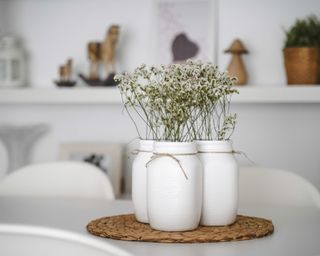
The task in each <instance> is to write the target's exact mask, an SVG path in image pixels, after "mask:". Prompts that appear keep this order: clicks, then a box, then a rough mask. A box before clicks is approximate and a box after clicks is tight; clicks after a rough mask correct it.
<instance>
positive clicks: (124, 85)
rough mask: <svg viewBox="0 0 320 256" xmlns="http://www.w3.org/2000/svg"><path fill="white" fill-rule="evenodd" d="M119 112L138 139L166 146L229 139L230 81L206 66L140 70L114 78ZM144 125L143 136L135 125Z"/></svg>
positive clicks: (192, 63)
mask: <svg viewBox="0 0 320 256" xmlns="http://www.w3.org/2000/svg"><path fill="white" fill-rule="evenodd" d="M115 80H116V81H117V82H118V88H119V89H120V92H121V95H122V100H123V103H124V107H125V109H126V110H127V112H128V114H129V116H130V118H131V119H132V121H133V122H134V124H135V127H136V129H137V132H138V134H139V137H140V138H144V139H151V138H152V139H156V140H166V141H192V140H200V139H201V140H213V139H216V140H224V139H229V138H230V136H231V134H232V132H233V130H234V127H235V121H236V116H235V115H233V114H230V113H229V106H230V97H231V95H232V94H233V93H237V90H236V89H235V88H233V87H232V86H233V84H234V82H235V81H236V79H235V78H234V77H231V76H229V75H228V73H227V72H220V71H219V70H218V68H217V67H216V66H214V65H213V64H212V63H202V62H200V61H198V62H195V61H192V60H188V61H187V62H186V63H183V64H171V65H168V66H164V65H162V66H160V67H146V65H141V66H140V67H138V68H136V69H135V70H134V72H132V73H125V74H118V75H116V77H115ZM137 118H138V119H142V121H143V122H144V123H145V125H146V126H145V127H146V128H145V131H146V132H145V135H143V137H142V136H141V135H142V134H143V133H141V132H140V129H139V127H138V125H137V122H136V119H137Z"/></svg>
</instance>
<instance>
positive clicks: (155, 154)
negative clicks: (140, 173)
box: [146, 153, 196, 180]
mask: <svg viewBox="0 0 320 256" xmlns="http://www.w3.org/2000/svg"><path fill="white" fill-rule="evenodd" d="M195 154H196V153H185V154H169V153H153V156H152V157H151V159H150V160H149V161H148V162H147V163H146V167H148V164H149V163H151V162H152V161H153V160H155V159H157V158H161V157H170V158H172V159H173V160H174V161H176V162H177V164H178V165H179V167H180V169H181V171H182V173H183V175H184V177H185V178H186V180H188V176H187V174H186V172H185V170H184V169H183V167H182V165H181V163H180V161H179V159H178V158H176V157H175V156H192V155H195Z"/></svg>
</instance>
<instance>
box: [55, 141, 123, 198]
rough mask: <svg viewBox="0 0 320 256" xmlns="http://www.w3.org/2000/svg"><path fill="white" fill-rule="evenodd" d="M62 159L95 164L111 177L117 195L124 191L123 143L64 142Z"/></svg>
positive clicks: (61, 147)
mask: <svg viewBox="0 0 320 256" xmlns="http://www.w3.org/2000/svg"><path fill="white" fill-rule="evenodd" d="M59 154H60V156H59V158H60V159H61V160H71V161H81V162H87V163H90V164H93V165H95V166H96V167H98V168H99V169H101V171H103V172H104V173H105V174H106V175H107V176H108V177H109V179H110V181H111V184H112V186H113V190H114V193H115V196H116V197H119V196H120V195H121V192H122V173H123V172H122V167H123V165H122V162H123V147H122V146H121V144H113V143H92V142H72V143H62V144H61V145H60V150H59Z"/></svg>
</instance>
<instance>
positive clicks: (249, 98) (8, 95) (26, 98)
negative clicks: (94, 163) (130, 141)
mask: <svg viewBox="0 0 320 256" xmlns="http://www.w3.org/2000/svg"><path fill="white" fill-rule="evenodd" d="M232 102H234V103H320V86H318V85H317V86H295V87H288V86H283V85H282V86H281V87H280V86H279V87H262V86H245V87H239V94H238V95H235V96H233V98H232ZM0 104H110V105H112V104H121V97H120V93H119V91H118V89H117V88H116V87H110V88H48V89H46V88H44V89H40V88H39V89H36V88H32V89H31V88H30V89H1V90H0Z"/></svg>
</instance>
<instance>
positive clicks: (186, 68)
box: [115, 60, 237, 231]
mask: <svg viewBox="0 0 320 256" xmlns="http://www.w3.org/2000/svg"><path fill="white" fill-rule="evenodd" d="M115 79H116V81H117V82H118V87H119V89H120V92H121V95H122V100H123V103H124V107H125V109H126V110H127V112H128V114H129V116H130V118H131V119H132V121H133V122H134V124H135V127H136V129H137V132H138V135H139V137H140V138H143V139H149V138H151V139H153V140H155V144H154V150H153V156H152V157H151V160H150V161H149V162H148V163H147V210H148V217H149V223H150V225H151V227H152V228H154V229H158V230H164V231H185V230H192V229H195V228H196V227H197V226H198V225H199V222H200V215H201V208H202V203H201V202H202V166H201V164H200V161H199V158H198V156H197V145H196V144H195V143H194V142H192V141H193V140H195V139H197V140H199V139H204V138H203V137H206V138H207V139H208V140H213V139H214V138H217V139H218V140H228V138H229V137H230V136H231V134H232V132H233V129H234V126H235V119H236V116H235V115H233V114H230V113H229V106H230V97H231V95H232V94H233V93H236V92H237V90H236V89H235V88H233V87H232V86H233V85H234V82H235V81H236V78H234V77H230V76H229V75H228V73H227V72H219V70H218V69H217V67H216V66H214V65H213V64H212V63H202V62H200V61H199V62H195V61H192V60H187V62H186V63H183V64H171V65H169V66H164V65H162V66H160V67H146V66H145V65H141V66H140V67H138V68H136V69H135V70H134V72H133V73H125V74H118V75H117V76H116V77H115ZM137 118H138V119H142V121H143V123H144V124H145V127H146V128H145V127H144V129H141V127H139V126H138V125H137V122H136V119H137ZM142 131H143V132H142ZM142 134H143V136H141V135H142ZM224 163H225V165H228V164H229V162H224ZM221 170H224V168H222V169H221ZM141 172H143V170H141ZM234 177H236V176H233V177H231V176H228V177H227V178H230V179H232V178H234ZM208 178H210V177H208ZM220 178H221V179H222V178H223V175H222V176H221V177H220ZM225 184H229V182H226V183H225ZM236 186H237V183H235V188H234V190H236V189H237V187H236ZM229 188H230V187H229V186H228V185H226V186H223V188H222V189H229ZM229 192H230V193H232V191H228V192H226V193H224V194H228V193H229ZM223 200H224V199H223V198H221V200H219V201H212V202H211V203H213V204H218V205H219V203H220V202H221V201H223ZM227 200H229V199H227ZM168 207H169V208H170V212H168V211H167V208H168ZM202 210H203V209H202ZM204 210H206V209H204Z"/></svg>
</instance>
